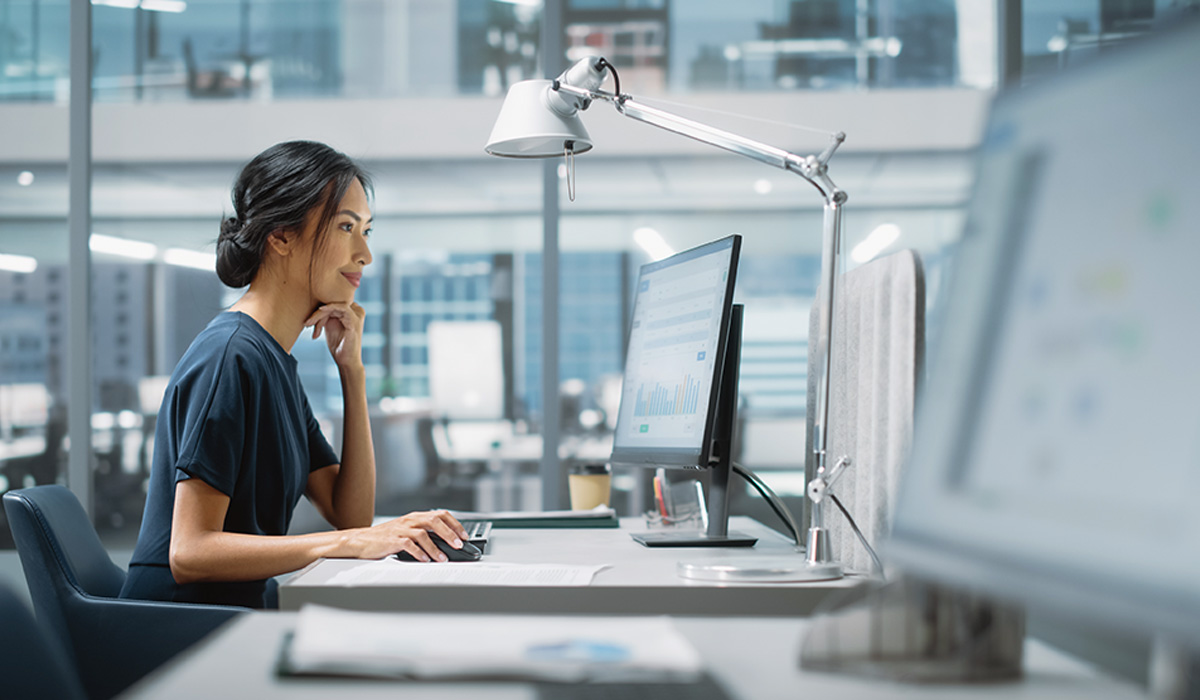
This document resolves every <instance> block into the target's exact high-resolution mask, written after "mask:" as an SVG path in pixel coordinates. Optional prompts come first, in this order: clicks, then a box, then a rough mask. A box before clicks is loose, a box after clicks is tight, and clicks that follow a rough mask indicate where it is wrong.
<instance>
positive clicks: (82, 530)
mask: <svg viewBox="0 0 1200 700" xmlns="http://www.w3.org/2000/svg"><path fill="white" fill-rule="evenodd" d="M4 510H5V513H7V515H8V520H9V524H10V526H11V527H12V532H13V539H14V540H15V541H16V544H17V553H18V554H19V555H20V557H21V566H22V568H23V569H24V570H25V580H26V581H27V582H28V583H29V592H30V595H31V597H32V598H33V608H34V610H35V611H36V612H37V616H38V619H39V622H41V624H42V625H44V626H45V627H46V628H47V629H48V630H49V631H50V633H52V634H53V635H55V636H56V637H57V638H58V639H59V640H60V641H61V643H62V645H63V646H64V647H65V648H67V650H68V651H69V653H70V654H71V657H72V658H73V660H74V662H75V666H76V668H77V669H78V670H79V677H80V680H82V682H83V686H84V688H85V690H86V691H87V695H88V697H90V698H93V699H96V700H106V699H107V698H111V697H112V696H114V695H116V694H117V693H119V692H121V691H122V690H124V689H125V688H126V687H128V686H129V685H130V684H132V683H133V682H134V681H136V680H138V679H139V678H141V677H142V676H144V675H146V674H147V673H149V672H150V671H152V670H154V669H155V668H157V667H158V666H159V665H160V664H162V663H163V662H165V661H166V660H168V659H170V658H171V657H173V656H175V655H176V654H178V653H179V652H181V651H183V650H184V649H186V648H187V647H189V646H191V645H192V644H194V643H195V642H197V641H199V640H200V639H201V638H202V637H204V636H205V635H207V634H208V633H209V632H211V631H213V630H214V629H216V628H217V627H219V626H220V625H221V624H223V623H224V622H226V621H228V620H229V619H230V618H232V617H233V616H235V615H237V614H239V613H241V612H245V609H244V608H234V607H224V606H215V605H192V604H184V603H162V602H155V601H140V600H122V599H119V598H118V597H117V596H118V594H119V593H120V591H121V586H122V585H123V584H124V582H125V572H124V571H123V570H122V569H121V568H120V567H118V566H117V565H116V564H113V562H112V560H111V559H110V558H109V557H108V553H107V552H105V551H104V547H103V546H102V545H101V544H100V538H99V537H98V536H97V535H96V530H95V528H94V527H92V524H91V522H90V521H89V520H88V517H87V514H86V513H85V512H84V510H83V507H82V506H80V504H79V500H78V499H76V498H75V494H73V493H71V492H70V491H68V490H67V489H65V488H63V487H62V486H35V487H34V488H31V489H23V490H20V491H10V492H8V493H6V494H4Z"/></svg>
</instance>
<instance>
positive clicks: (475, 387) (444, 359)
mask: <svg viewBox="0 0 1200 700" xmlns="http://www.w3.org/2000/svg"><path fill="white" fill-rule="evenodd" d="M428 333H429V395H430V398H431V399H432V402H433V411H434V413H435V414H436V415H437V416H438V417H440V418H448V419H451V420H477V421H478V420H491V421H495V420H500V419H502V418H504V355H503V351H502V341H501V334H500V324H499V323H497V322H495V321H434V322H432V323H430V324H429V329H428Z"/></svg>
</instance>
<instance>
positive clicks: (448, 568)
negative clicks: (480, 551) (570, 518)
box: [329, 557, 608, 586]
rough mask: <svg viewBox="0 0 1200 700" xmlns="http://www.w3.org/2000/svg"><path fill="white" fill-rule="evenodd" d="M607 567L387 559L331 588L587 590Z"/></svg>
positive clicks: (340, 576) (333, 580)
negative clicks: (437, 587)
mask: <svg viewBox="0 0 1200 700" xmlns="http://www.w3.org/2000/svg"><path fill="white" fill-rule="evenodd" d="M607 567H608V565H607V564H601V565H599V566H580V565H574V564H490V563H485V562H477V561H474V562H445V563H437V564H434V563H416V562H403V561H398V560H396V559H393V558H391V557H388V558H387V559H381V560H379V561H372V562H365V563H363V564H361V565H359V566H356V567H354V568H352V569H347V570H346V571H341V572H338V573H337V574H335V575H333V576H332V577H330V579H329V585H332V586H391V585H399V586H418V585H424V586H428V585H435V586H437V585H446V586H587V585H589V584H591V582H592V578H594V577H595V576H596V574H597V573H598V572H600V571H601V570H602V569H605V568H607Z"/></svg>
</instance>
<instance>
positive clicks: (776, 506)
mask: <svg viewBox="0 0 1200 700" xmlns="http://www.w3.org/2000/svg"><path fill="white" fill-rule="evenodd" d="M732 466H733V471H734V473H735V474H737V475H739V476H741V477H742V478H743V479H745V480H746V481H748V482H750V485H751V486H753V487H754V488H755V489H756V490H757V491H758V492H759V494H761V495H762V497H763V498H764V499H766V501H767V505H769V506H771V510H773V511H775V515H778V516H779V519H780V520H782V521H783V524H784V525H786V526H787V528H788V529H789V530H791V531H792V537H793V538H794V539H795V540H796V546H797V547H803V546H804V539H803V538H802V537H801V535H800V527H799V526H798V525H796V520H795V519H794V518H793V517H792V512H791V511H790V510H788V507H787V505H785V504H784V502H783V500H781V499H780V498H779V496H776V495H775V492H774V491H772V490H771V487H770V486H767V484H766V482H764V481H763V480H762V479H760V478H758V475H757V474H755V473H754V472H752V471H750V470H749V469H747V468H745V467H743V466H742V465H740V464H738V463H737V462H733V463H732Z"/></svg>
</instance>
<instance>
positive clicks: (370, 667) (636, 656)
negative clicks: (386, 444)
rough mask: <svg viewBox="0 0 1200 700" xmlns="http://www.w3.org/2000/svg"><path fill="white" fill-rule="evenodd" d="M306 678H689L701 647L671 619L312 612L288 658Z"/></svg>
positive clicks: (310, 608)
mask: <svg viewBox="0 0 1200 700" xmlns="http://www.w3.org/2000/svg"><path fill="white" fill-rule="evenodd" d="M289 660H290V663H291V667H292V670H293V671H295V672H300V673H305V672H308V673H341V674H351V675H386V676H410V677H416V678H472V677H503V678H522V679H524V678H530V679H548V680H561V681H578V680H585V679H596V680H626V679H629V680H632V679H644V678H673V679H684V678H691V677H695V676H696V675H697V674H698V673H699V672H700V670H701V659H700V655H699V653H698V652H697V651H696V650H695V648H694V647H693V646H692V645H691V644H690V643H689V642H688V641H687V639H685V638H684V637H683V635H681V634H680V633H679V631H678V630H677V629H675V626H674V624H672V623H671V621H670V620H669V619H668V618H666V617H619V618H596V617H580V616H573V617H562V616H549V617H544V616H535V615H453V614H439V615H432V614H398V613H368V612H357V611H348V610H339V609H335V608H327V607H324V606H319V605H306V606H305V607H304V608H303V609H302V610H301V611H300V614H299V616H298V618H297V623H296V630H295V635H294V637H293V640H292V646H291V652H290V656H289Z"/></svg>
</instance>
